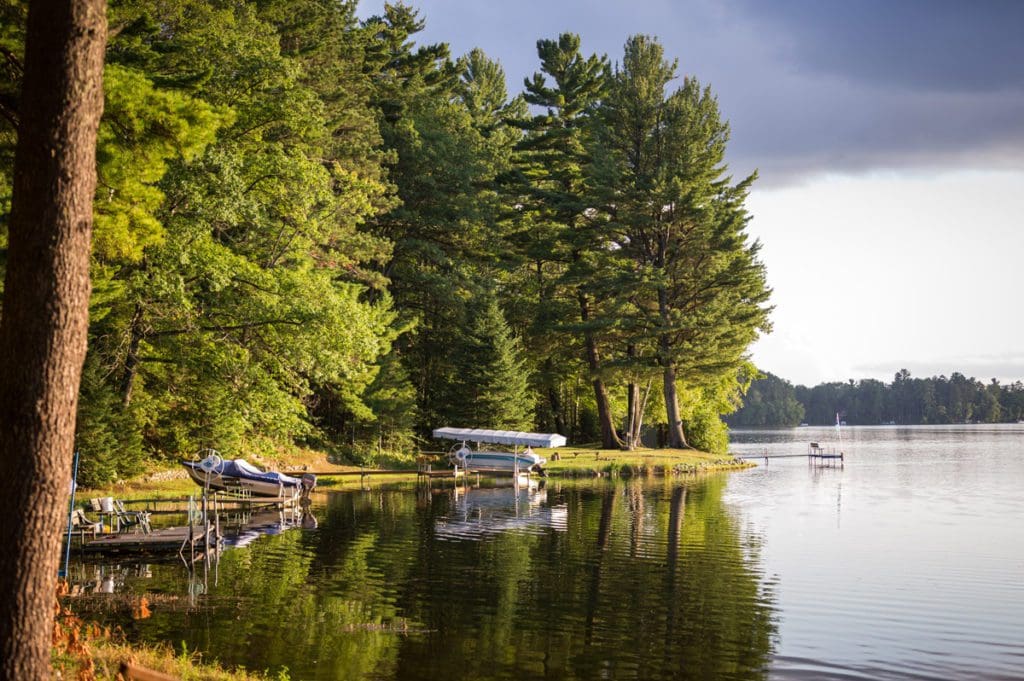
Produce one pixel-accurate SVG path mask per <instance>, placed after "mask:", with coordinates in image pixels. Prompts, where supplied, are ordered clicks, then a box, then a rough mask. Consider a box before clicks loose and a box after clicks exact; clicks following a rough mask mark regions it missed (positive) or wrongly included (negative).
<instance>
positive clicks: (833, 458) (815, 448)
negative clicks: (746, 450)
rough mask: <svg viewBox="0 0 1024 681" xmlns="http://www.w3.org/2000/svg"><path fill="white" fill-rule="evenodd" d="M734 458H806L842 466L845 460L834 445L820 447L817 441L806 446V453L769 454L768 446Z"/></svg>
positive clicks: (825, 464)
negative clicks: (753, 452) (760, 452)
mask: <svg viewBox="0 0 1024 681" xmlns="http://www.w3.org/2000/svg"><path fill="white" fill-rule="evenodd" d="M736 458H737V459H754V460H763V461H764V462H765V463H768V462H769V461H770V460H771V459H803V458H806V459H807V462H808V463H809V464H815V465H819V466H840V467H842V466H843V464H844V462H845V460H846V454H845V453H844V452H841V451H836V449H835V447H822V446H821V445H820V444H818V443H817V442H811V443H810V444H809V445H808V446H807V453H806V454H769V453H768V448H767V447H766V448H765V449H764V453H762V454H740V455H738V456H736Z"/></svg>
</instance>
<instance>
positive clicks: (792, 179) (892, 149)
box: [360, 0, 1024, 385]
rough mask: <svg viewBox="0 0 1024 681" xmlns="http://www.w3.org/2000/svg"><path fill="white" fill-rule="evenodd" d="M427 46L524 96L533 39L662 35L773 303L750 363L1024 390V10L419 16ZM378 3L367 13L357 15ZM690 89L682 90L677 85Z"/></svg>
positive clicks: (713, 0)
mask: <svg viewBox="0 0 1024 681" xmlns="http://www.w3.org/2000/svg"><path fill="white" fill-rule="evenodd" d="M410 4H412V5H413V6H414V7H417V8H418V9H419V10H420V16H421V18H423V19H424V20H425V21H426V24H427V25H426V29H425V30H424V31H423V32H422V33H421V34H420V39H419V41H418V42H420V43H433V42H447V43H448V44H449V45H450V46H451V49H452V53H453V55H456V56H458V55H461V54H464V53H466V52H468V51H469V50H470V49H472V48H474V47H480V48H482V49H483V50H484V51H485V52H486V53H487V54H488V56H490V57H491V58H492V59H496V60H498V61H499V62H500V63H501V64H502V66H503V67H504V69H505V72H506V76H507V79H508V82H509V89H510V91H511V92H512V93H517V92H519V91H521V90H522V82H523V78H524V77H526V76H528V75H530V74H532V73H533V72H535V71H537V70H538V60H537V56H536V47H535V45H536V41H537V40H538V39H540V38H553V37H556V36H557V35H558V34H559V33H562V32H565V31H571V32H574V33H578V34H579V35H580V36H581V38H582V43H583V50H584V52H585V54H590V53H597V54H606V55H608V57H609V58H610V59H611V61H612V62H615V61H617V60H619V59H620V58H621V54H622V46H623V44H624V43H625V41H626V38H627V37H629V36H630V35H634V34H637V33H644V34H648V35H654V36H657V37H658V38H659V40H660V41H661V43H662V44H663V45H664V47H665V52H666V56H668V57H669V58H676V59H678V60H679V74H680V77H682V76H683V75H690V76H696V77H697V78H698V79H699V80H700V81H701V82H702V83H705V84H709V85H710V86H711V87H712V89H713V91H714V92H715V93H716V95H717V97H718V101H719V107H720V109H721V110H722V113H723V115H724V117H725V118H727V119H728V120H729V121H730V125H731V130H732V137H731V140H730V144H729V149H728V153H727V161H728V163H729V172H730V173H731V174H732V175H733V176H734V177H736V178H740V177H743V176H746V175H747V174H749V173H750V172H752V171H753V170H755V169H756V170H757V171H758V175H759V179H758V181H757V183H756V185H755V189H754V190H753V192H752V193H751V196H750V198H749V201H748V207H749V209H750V211H751V213H752V215H753V218H752V220H751V224H750V228H749V231H750V233H751V235H752V237H753V238H757V239H759V240H760V241H761V242H762V245H763V250H762V252H761V253H762V259H763V261H764V263H765V265H766V267H767V271H768V282H769V285H770V286H771V287H772V288H773V290H774V294H773V297H772V304H773V305H774V312H773V314H772V324H773V331H772V333H770V334H768V335H766V336H764V337H763V338H761V339H760V340H758V341H757V342H756V343H755V344H754V345H753V346H752V348H751V356H752V359H753V360H754V362H755V363H756V364H757V365H758V366H759V367H760V368H761V369H762V370H764V371H770V372H772V373H774V374H777V375H779V376H781V377H783V378H785V379H787V380H790V381H792V382H794V383H803V384H805V385H812V384H815V383H819V382H824V381H843V380H848V379H855V380H860V379H864V378H878V379H882V380H886V381H888V380H891V379H892V376H893V374H895V372H896V371H898V370H899V369H902V368H906V369H909V370H910V372H911V374H913V375H915V376H933V375H940V374H944V375H946V376H948V375H950V374H951V373H953V372H954V371H959V372H961V373H963V374H965V375H967V376H974V377H976V378H979V379H981V380H983V381H987V380H988V379H991V378H997V379H999V380H1000V381H1003V382H1007V381H1013V380H1024V314H1022V309H1021V298H1022V293H1024V218H1022V216H1024V38H1022V36H1024V1H1018V0H1002V1H1000V0H971V1H970V2H968V1H960V0H956V1H953V0H858V1H857V2H842V1H840V0H772V1H770V2H765V1H763V0H601V1H600V2H596V1H594V0H590V1H588V0H545V1H543V2H541V1H539V0H516V1H515V2H509V1H504V2H496V1H494V0H418V1H413V2H411V3H410ZM382 7H383V3H382V2H378V1H376V0H373V1H369V0H364V1H363V2H362V4H361V5H360V15H361V16H363V17H367V16H370V15H372V14H376V13H379V12H380V11H381V8H382ZM680 80H681V78H680Z"/></svg>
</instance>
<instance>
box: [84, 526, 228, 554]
mask: <svg viewBox="0 0 1024 681" xmlns="http://www.w3.org/2000/svg"><path fill="white" fill-rule="evenodd" d="M213 533H214V528H212V527H211V528H210V534H211V535H212V534H213ZM204 537H205V535H204V533H203V528H201V527H196V528H194V529H193V534H192V543H193V544H194V545H198V544H201V543H202V542H203V541H204ZM188 538H189V531H188V528H187V527H166V528H163V529H159V530H154V531H153V532H151V533H149V534H141V533H139V534H113V535H106V536H103V537H100V538H99V539H94V540H93V541H90V542H86V543H85V544H83V545H82V550H83V551H85V552H87V553H118V552H129V551H133V552H147V551H148V552H153V553H156V552H163V551H178V550H179V549H180V548H181V547H182V545H183V544H186V543H187V542H188ZM211 540H212V541H211V544H212V543H215V541H216V539H215V538H213V537H211Z"/></svg>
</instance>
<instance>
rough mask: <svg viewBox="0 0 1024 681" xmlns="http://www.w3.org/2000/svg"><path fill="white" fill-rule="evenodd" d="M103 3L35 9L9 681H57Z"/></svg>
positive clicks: (15, 274)
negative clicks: (57, 601)
mask: <svg viewBox="0 0 1024 681" xmlns="http://www.w3.org/2000/svg"><path fill="white" fill-rule="evenodd" d="M105 13H106V5H105V2H104V1H103V0H79V1H76V2H58V1H55V0H33V1H32V3H31V4H30V6H29V13H28V28H27V34H26V35H27V37H26V44H25V71H24V81H23V85H22V96H21V101H20V121H21V123H20V126H19V129H18V145H17V150H16V152H15V160H14V185H13V198H12V206H11V218H10V228H9V241H8V244H9V250H8V265H7V274H6V280H5V288H4V302H3V311H2V314H3V316H2V319H0V414H2V416H0V499H3V503H4V511H3V513H0V546H2V547H3V550H2V551H0V585H2V586H0V680H2V681H7V680H14V679H18V680H19V681H25V680H35V679H49V678H50V676H51V671H50V645H51V639H50V637H51V634H52V631H53V599H54V594H55V587H56V581H57V568H58V563H59V549H60V542H61V539H60V535H61V529H62V528H63V527H64V526H65V525H66V522H67V519H66V515H65V514H66V513H67V506H66V505H67V500H68V491H69V486H70V478H71V458H72V457H71V454H72V449H73V443H74V434H75V411H76V408H77V403H78V384H79V379H80V378H81V372H82V363H83V361H84V359H85V347H86V332H87V327H88V305H89V242H90V239H91V237H92V198H93V193H94V192H95V188H96V130H97V127H98V125H99V119H100V114H101V113H102V110H103V88H102V73H103V50H104V46H105V42H106V16H105Z"/></svg>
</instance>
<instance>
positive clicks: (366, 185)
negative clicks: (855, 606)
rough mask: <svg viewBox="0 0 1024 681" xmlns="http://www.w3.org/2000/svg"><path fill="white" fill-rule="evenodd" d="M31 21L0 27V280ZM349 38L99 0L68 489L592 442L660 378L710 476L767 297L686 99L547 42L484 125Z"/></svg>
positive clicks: (652, 403)
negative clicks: (456, 443)
mask: <svg viewBox="0 0 1024 681" xmlns="http://www.w3.org/2000/svg"><path fill="white" fill-rule="evenodd" d="M25 8H26V5H25V3H24V2H20V1H19V0H8V1H6V2H0V49H2V50H3V54H4V55H5V58H4V59H3V60H0V76H2V77H0V270H2V269H3V265H4V258H5V255H6V250H5V243H6V227H5V225H6V216H7V213H8V212H9V208H10V206H9V197H10V183H11V177H10V169H11V167H12V163H13V150H14V146H15V142H16V129H17V121H18V116H19V112H18V93H19V89H20V78H21V72H20V65H19V60H20V55H21V51H22V42H23V39H24V20H25ZM355 9H356V4H355V2H354V1H351V0H342V1H341V2H335V1H332V0H298V1H297V2H291V1H286V0H265V1H262V2H259V3H256V2H250V1H248V0H246V1H242V2H236V3H222V2H213V3H210V2H205V1H203V0H181V1H180V2H173V3H164V2H157V1H156V0H114V1H113V2H111V3H110V6H109V12H108V15H109V21H110V26H111V33H110V39H109V41H108V48H107V55H106V57H107V59H106V62H107V63H106V68H105V81H104V87H105V104H106V107H105V112H104V116H103V119H102V121H101V124H100V133H99V142H98V149H97V164H98V177H99V185H98V188H97V194H96V200H95V207H96V208H95V230H94V235H95V238H94V244H93V254H92V255H93V262H92V278H93V295H92V298H91V300H90V315H91V322H90V324H91V325H90V331H89V354H88V359H87V363H86V368H85V376H84V378H83V382H82V389H81V395H80V402H79V403H80V413H79V419H78V423H79V425H78V445H79V448H80V449H81V450H82V452H83V455H84V456H83V460H82V472H83V476H84V478H85V479H87V480H88V481H89V482H90V483H91V484H97V485H98V484H103V483H104V482H107V481H109V480H111V479H115V478H119V477H125V476H128V475H130V474H132V473H133V472H134V471H137V470H139V469H140V468H141V467H143V465H144V464H145V462H146V460H147V459H150V458H171V457H174V456H178V455H182V454H190V453H192V452H194V451H195V450H196V449H199V448H201V447H207V446H212V447H216V448H217V449H218V450H220V451H222V452H224V453H225V454H227V455H236V454H243V453H245V452H246V450H249V449H256V450H271V449H277V448H287V447H289V446H292V445H295V444H306V445H310V444H312V445H315V446H319V447H322V448H324V449H327V450H329V451H332V452H346V453H348V454H350V455H351V456H352V458H354V459H358V460H362V461H367V460H371V459H381V458H408V457H409V456H411V455H412V453H413V449H414V447H415V444H416V442H417V435H423V434H425V433H426V432H428V431H429V429H430V428H432V427H434V426H436V425H438V423H439V422H441V421H446V422H451V423H456V422H457V423H458V424H460V425H479V426H490V427H504V428H516V429H520V428H521V429H532V428H541V429H543V430H546V431H559V432H563V433H565V434H567V435H570V436H571V437H572V438H573V439H574V440H576V441H594V440H597V439H600V440H602V441H603V442H608V441H610V440H611V441H615V439H616V438H617V435H616V433H615V423H614V421H613V413H623V412H625V411H626V405H627V404H628V405H630V406H635V405H639V403H638V402H637V401H636V399H635V397H636V395H638V394H641V393H643V394H645V395H646V394H648V393H649V392H650V391H646V392H644V389H643V388H642V386H650V385H654V386H659V385H660V384H661V380H660V373H661V372H662V371H663V370H664V369H665V368H666V367H669V366H671V367H673V368H674V369H676V370H677V371H678V378H679V385H680V387H681V388H682V389H683V390H684V391H686V395H687V396H688V397H687V399H686V404H685V405H684V407H685V408H684V411H685V420H686V422H687V424H688V427H689V428H691V429H692V430H694V432H695V433H697V434H696V435H695V437H696V438H697V440H698V441H699V442H705V441H706V442H708V443H710V444H709V445H708V447H709V448H713V447H717V444H716V443H717V442H718V441H719V439H720V436H721V433H720V432H719V431H718V430H716V427H715V426H714V424H713V423H712V422H711V420H709V417H708V418H705V417H706V415H707V414H710V413H711V412H712V411H714V409H716V408H717V407H712V406H710V405H712V404H717V402H716V401H715V400H716V399H717V398H715V397H714V396H713V395H712V393H714V391H713V390H712V391H711V392H708V391H709V390H710V389H709V388H708V386H709V385H714V384H715V383H716V381H722V380H725V381H727V380H729V379H730V377H731V378H732V379H733V380H734V379H735V370H736V368H737V367H738V366H739V365H740V364H742V361H743V352H744V351H745V348H746V347H747V345H748V344H749V342H750V341H751V340H752V339H753V338H754V337H755V335H756V333H757V332H758V331H759V330H764V329H765V328H766V322H765V314H766V312H765V308H764V300H765V296H766V291H765V290H764V282H763V271H762V270H763V268H762V267H761V265H760V263H759V262H758V261H757V248H758V247H757V244H749V243H747V241H746V236H745V234H744V229H745V225H746V222H747V220H748V217H747V215H746V213H745V210H744V208H743V203H744V200H745V197H746V192H747V189H748V187H749V180H747V181H744V182H741V183H739V184H737V185H732V184H731V182H730V180H728V178H724V177H723V176H722V175H723V173H724V167H723V166H722V165H721V159H722V154H723V153H724V146H725V142H726V140H727V137H728V128H727V126H726V125H725V124H724V123H723V122H722V121H720V120H719V115H718V110H717V103H716V102H715V101H714V98H713V96H712V95H711V93H710V90H708V89H707V88H702V87H701V86H700V85H699V84H698V83H697V82H696V81H695V80H693V79H687V80H686V81H684V84H683V87H682V88H680V90H678V91H677V92H675V93H672V94H670V95H668V96H666V95H665V87H666V85H667V83H668V82H669V80H671V77H672V76H673V75H674V70H675V65H674V63H669V62H667V61H665V60H664V58H663V55H662V52H661V48H660V46H658V45H657V43H656V41H653V40H652V39H648V38H643V37H637V38H633V39H631V40H630V42H629V43H628V44H627V50H626V55H625V58H624V60H623V62H622V66H621V67H619V66H617V67H616V68H615V69H612V68H611V67H610V66H609V64H608V61H607V59H606V58H604V57H599V56H596V55H593V56H589V57H588V56H585V55H583V54H582V53H581V51H580V45H581V39H580V37H579V36H577V35H574V34H571V33H566V34H562V35H560V36H558V37H557V38H556V39H551V40H540V41H538V42H537V55H538V58H539V61H540V69H539V72H538V73H537V74H535V75H534V76H533V77H532V78H530V79H528V80H527V81H526V83H525V85H524V87H525V91H524V93H523V94H522V95H521V96H514V97H510V96H509V93H508V90H507V88H506V84H505V74H504V72H503V71H502V69H501V66H500V65H499V64H498V63H497V62H495V61H493V60H491V59H489V58H488V57H487V55H486V54H485V53H484V52H483V51H482V50H479V49H475V50H473V51H471V52H470V53H468V54H466V55H464V56H461V57H459V58H457V59H453V58H452V57H451V56H450V54H449V49H448V46H447V45H446V44H444V43H438V44H428V45H422V46H421V45H417V44H416V42H415V40H416V37H417V35H418V34H419V33H420V32H421V31H422V29H423V27H424V25H425V24H424V20H423V19H422V18H421V17H420V16H419V14H418V13H417V11H416V10H414V9H412V8H411V7H409V6H407V5H404V4H400V3H399V4H390V3H389V4H386V5H385V7H384V10H383V12H382V15H381V16H377V17H371V18H370V19H367V20H366V21H364V22H360V21H359V20H358V19H357V18H356V15H355ZM530 106H532V107H533V108H532V110H531V109H529V108H528V107H530ZM659 241H660V242H661V243H664V244H665V249H664V252H663V253H660V254H659V253H657V252H655V251H651V250H650V248H649V244H651V243H655V242H659ZM645 249H646V250H645ZM654 392H657V391H656V390H655V391H654ZM627 394H628V395H629V396H630V397H629V399H628V400H627V398H626V395H627ZM714 394H717V393H714ZM651 397H652V399H650V400H646V397H645V398H644V399H645V403H646V409H645V410H642V411H644V413H645V415H646V417H647V420H648V421H650V420H652V416H653V414H654V413H655V412H656V411H657V408H658V407H659V405H662V406H663V405H664V404H667V403H668V402H667V401H666V400H665V399H664V398H663V397H659V396H657V395H652V396H651ZM639 408H640V407H639V406H636V409H639ZM636 409H634V412H635V411H636ZM1013 409H1014V408H1011V407H1009V405H1007V404H1006V403H1004V401H1002V398H1001V397H1000V395H999V394H998V391H995V390H992V391H989V392H987V393H985V394H984V395H979V396H978V398H977V399H976V400H974V401H973V402H972V406H971V414H982V413H983V414H985V416H984V417H983V418H986V419H992V418H997V417H998V418H1006V417H1007V416H1008V415H1009V414H1011V413H1019V412H1020V409H1019V408H1016V412H1014V411H1013ZM724 410H725V411H728V409H724ZM997 415H998V416H997ZM959 416H962V414H960V413H959V412H957V413H954V414H952V415H951V416H949V417H950V418H955V417H959ZM978 418H981V417H978ZM705 432H706V433H708V434H707V435H706V436H705V435H702V434H701V433H705ZM716 438H717V439H716Z"/></svg>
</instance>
